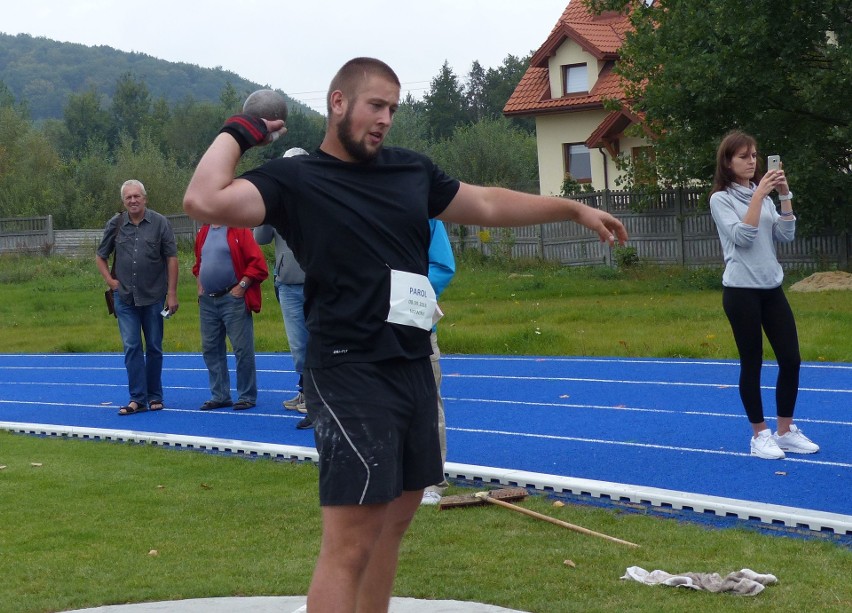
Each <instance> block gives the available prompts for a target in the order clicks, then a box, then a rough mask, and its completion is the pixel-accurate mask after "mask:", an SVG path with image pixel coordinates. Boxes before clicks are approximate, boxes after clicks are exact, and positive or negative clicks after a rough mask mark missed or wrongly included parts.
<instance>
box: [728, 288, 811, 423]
mask: <svg viewBox="0 0 852 613" xmlns="http://www.w3.org/2000/svg"><path fill="white" fill-rule="evenodd" d="M722 306H723V307H724V309H725V315H727V316H728V321H730V322H731V330H732V331H733V333H734V340H735V341H736V343H737V350H738V351H739V354H740V398H741V399H742V401H743V407H745V411H746V415H747V416H748V420H749V421H750V422H751V423H753V424H759V423H761V422H762V421H764V418H763V402H762V400H761V397H760V370H761V368H762V366H763V332H766V338H767V339H768V340H769V344H770V345H771V346H772V350H773V351H774V352H775V359H776V360H777V361H778V380H777V381H776V383H775V403H776V407H777V409H776V410H777V412H778V417H793V411H794V410H795V408H796V397H797V396H798V394H799V367H800V366H801V363H802V359H801V357H800V355H799V337H798V334H797V332H796V320H795V319H794V318H793V311H792V309H790V303H788V302H787V297H786V296H785V295H784V291H783V290H782V289H781V287H776V288H775V289H750V288H741V287H726V288H724V290H723V293H722Z"/></svg>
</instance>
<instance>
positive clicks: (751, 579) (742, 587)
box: [621, 566, 778, 596]
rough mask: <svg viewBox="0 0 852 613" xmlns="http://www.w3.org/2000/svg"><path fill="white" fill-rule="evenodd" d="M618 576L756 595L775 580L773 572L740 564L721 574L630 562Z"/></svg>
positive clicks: (642, 581)
mask: <svg viewBox="0 0 852 613" xmlns="http://www.w3.org/2000/svg"><path fill="white" fill-rule="evenodd" d="M621 578H622V579H632V580H633V581H638V582H639V583H644V584H645V585H668V586H671V587H688V588H691V589H693V590H706V591H708V592H733V593H734V594H739V595H741V596H757V595H758V594H760V593H761V592H762V591H763V590H764V588H765V587H766V586H767V585H773V584H775V583H778V578H777V577H776V576H775V575H769V574H761V573H756V572H754V571H753V570H750V569H748V568H744V569H742V570H739V571H737V572H733V573H728V574H727V575H725V576H724V577H722V576H721V575H719V573H680V574H677V575H672V574H670V573H667V572H666V571H664V570H654V571H651V572H648V571H647V570H645V569H644V568H640V567H638V566H630V567H629V568H628V569H627V571H626V572H625V573H624V576H623V577H621Z"/></svg>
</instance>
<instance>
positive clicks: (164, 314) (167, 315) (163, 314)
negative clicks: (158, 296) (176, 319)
mask: <svg viewBox="0 0 852 613" xmlns="http://www.w3.org/2000/svg"><path fill="white" fill-rule="evenodd" d="M160 315H162V316H163V319H168V318H169V317H171V316H172V314H171V313H170V312H169V307H166V308H164V309H163V310H162V311H160Z"/></svg>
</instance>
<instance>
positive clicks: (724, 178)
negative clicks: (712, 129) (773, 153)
mask: <svg viewBox="0 0 852 613" xmlns="http://www.w3.org/2000/svg"><path fill="white" fill-rule="evenodd" d="M743 147H749V148H751V147H754V148H757V141H756V140H755V139H754V137H753V136H752V135H750V134H746V133H745V132H743V131H742V130H731V131H730V132H728V133H727V134H726V135H725V137H724V138H723V139H722V142H721V143H719V148H718V149H717V150H716V172H715V174H714V175H713V191H712V192H711V193H713V192H723V191H725V189H726V188H727V187H728V185H730V184H731V183H735V182H736V179H737V178H736V177H735V176H734V173H733V172H732V171H731V169H730V164H731V160H732V159H733V157H734V155H735V154H736V152H737V151H739V150H740V149H742V148H743ZM759 180H760V179H759V178H758V173H755V181H759Z"/></svg>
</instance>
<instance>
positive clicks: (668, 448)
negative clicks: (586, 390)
mask: <svg viewBox="0 0 852 613" xmlns="http://www.w3.org/2000/svg"><path fill="white" fill-rule="evenodd" d="M447 430H448V431H449V430H452V431H454V432H466V433H469V434H493V435H496V436H510V437H516V438H534V439H540V440H553V441H572V442H575V443H592V444H596V445H613V446H619V447H639V448H642V449H661V450H663V451H687V452H690V453H705V454H710V455H726V456H737V457H746V458H748V457H751V456H750V454H748V453H742V452H738V451H722V450H719V449H696V448H694V447H676V446H673V445H656V444H653V443H636V442H632V441H610V440H606V439H598V438H582V437H575V436H557V435H555V434H530V433H528V432H510V431H507V430H487V429H481V428H451V427H449V426H448V427H447ZM785 461H787V462H799V463H802V464H814V465H819V466H834V467H838V468H852V463H846V462H826V461H822V460H811V459H806V458H799V457H795V458H792V457H790V456H787V458H786V460H785ZM779 466H783V463H781V464H779Z"/></svg>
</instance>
